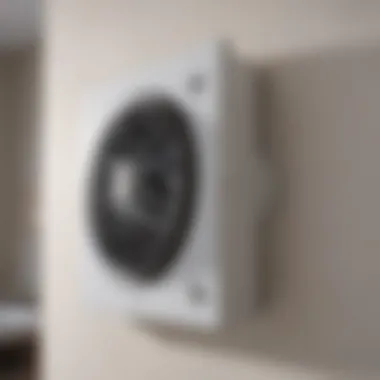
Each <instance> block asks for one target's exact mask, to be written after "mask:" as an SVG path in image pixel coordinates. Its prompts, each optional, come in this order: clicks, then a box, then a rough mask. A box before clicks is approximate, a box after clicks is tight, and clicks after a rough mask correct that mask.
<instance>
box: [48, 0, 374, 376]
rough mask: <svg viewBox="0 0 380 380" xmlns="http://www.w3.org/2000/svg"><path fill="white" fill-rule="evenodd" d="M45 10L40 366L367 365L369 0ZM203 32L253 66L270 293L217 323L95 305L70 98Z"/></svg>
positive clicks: (125, 372)
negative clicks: (88, 291) (85, 287)
mask: <svg viewBox="0 0 380 380" xmlns="http://www.w3.org/2000/svg"><path fill="white" fill-rule="evenodd" d="M46 15H47V20H46V21H47V24H46V32H47V35H46V37H47V40H46V51H45V60H44V64H45V90H44V96H45V110H46V112H45V129H44V163H43V170H44V181H43V186H42V187H43V192H42V195H43V197H42V202H43V218H44V220H43V225H44V228H45V230H44V231H45V232H46V234H45V235H44V252H45V254H44V273H45V277H44V279H45V281H46V287H45V298H44V301H45V326H46V330H45V334H46V335H45V348H46V351H45V353H46V362H45V364H46V365H45V367H44V370H45V374H46V378H47V379H49V380H50V379H51V380H53V379H54V380H60V379H62V380H66V379H72V380H76V379H77V380H87V379H88V380H90V379H91V380H103V379H113V380H122V379H131V380H132V379H133V380H149V379H162V380H163V379H165V380H174V379H181V380H185V379H194V378H196V379H202V380H203V379H204V380H209V379H212V380H217V379H218V380H219V379H220V380H227V379H228V380H229V379H236V380H248V379H249V380H253V379H257V380H262V379H270V380H285V379H292V380H297V379H301V380H315V379H331V380H346V379H369V378H371V377H370V374H371V373H372V375H371V376H373V377H372V378H373V379H377V378H379V373H380V327H379V321H380V304H379V290H380V256H379V253H380V202H379V194H380V175H379V169H378V167H379V165H378V162H379V160H380V150H379V148H378V145H379V144H378V142H379V140H380V127H379V125H380V75H379V72H380V71H379V68H380V45H379V44H378V42H379V41H380V5H377V4H376V2H371V1H359V2H354V1H343V0H341V1H339V0H307V1H305V0H302V1H301V0H300V1H296V0H293V1H292V0H275V1H265V0H250V1H248V0H219V1H216V0H215V1H212V0H202V1H200V0H199V1H198V0H160V1H155V0H141V1H134V0H97V1H88V0H87V1H86V0H51V1H49V2H48V8H47V12H46ZM215 35H227V36H230V37H231V39H232V40H233V41H234V42H235V43H236V45H237V47H238V48H239V50H240V52H241V54H242V55H243V56H244V57H245V58H246V60H247V62H249V63H250V64H252V66H257V67H258V68H260V70H261V71H262V74H263V87H262V93H261V99H260V101H261V122H262V123H263V124H262V125H263V126H264V125H265V127H266V128H267V130H268V131H269V133H267V135H268V140H269V145H270V147H271V150H272V154H273V157H274V158H275V160H276V162H277V163H278V164H279V165H280V166H281V167H282V168H283V172H284V174H285V177H286V186H284V187H285V188H286V191H284V192H283V197H282V198H283V202H282V207H281V210H280V212H279V214H278V215H277V218H276V220H275V222H274V223H273V226H272V232H271V235H270V241H269V244H267V249H266V262H267V264H269V265H266V267H265V268H266V269H265V270H264V268H263V272H264V271H265V273H266V284H267V286H269V288H270V290H271V291H270V292H269V294H270V295H271V297H270V298H269V301H270V302H269V303H268V304H267V306H266V307H265V308H263V309H262V311H261V312H260V313H258V315H257V316H256V318H255V319H253V320H252V323H249V324H248V325H245V326H241V327H240V328H239V329H238V331H236V332H235V333H234V334H231V335H229V336H220V337H214V338H210V337H200V336H198V335H194V334H186V336H185V335H184V334H180V333H174V332H172V333H169V332H163V331H161V330H160V331H157V330H156V329H146V328H134V327H131V326H128V323H127V321H126V320H124V319H123V318H118V317H112V316H105V315H98V314H97V315H94V314H93V313H91V312H89V311H88V310H87V309H86V307H85V304H84V302H83V300H82V299H81V296H80V281H81V274H80V271H79V261H80V255H81V251H80V248H79V239H78V219H77V216H76V215H77V209H76V205H77V201H78V199H77V185H78V182H77V170H76V169H77V166H76V162H77V161H76V156H75V153H74V152H75V149H77V150H78V149H79V148H80V147H79V146H78V139H77V138H78V130H79V128H80V125H79V123H78V120H79V111H80V108H79V101H80V99H81V97H82V96H83V94H84V93H85V92H86V91H88V89H89V88H92V87H94V86H96V85H97V84H100V83H103V82H105V81H108V80H112V79H115V78H117V76H118V75H133V73H136V72H139V71H141V70H143V69H144V68H145V67H149V66H150V65H151V64H152V62H156V61H160V60H161V59H165V58H167V57H169V56H171V55H172V54H174V53H176V52H179V51H181V50H183V49H185V48H186V47H189V46H194V45H195V44H196V43H198V42H201V41H203V40H204V39H208V38H210V37H212V36H215ZM361 371H364V372H365V373H358V372H361Z"/></svg>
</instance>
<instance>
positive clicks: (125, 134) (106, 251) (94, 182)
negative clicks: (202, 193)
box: [89, 99, 196, 279]
mask: <svg viewBox="0 0 380 380" xmlns="http://www.w3.org/2000/svg"><path fill="white" fill-rule="evenodd" d="M195 158H196V154H195V147H194V141H193V136H192V130H191V124H190V122H189V119H188V117H187V116H186V114H185V113H184V112H183V110H182V109H181V108H180V107H179V106H178V105H177V104H176V103H175V102H173V101H170V100H167V99H154V100H150V101H145V102H141V103H138V104H136V105H134V106H133V107H130V108H129V109H126V110H125V111H124V112H123V113H121V114H120V115H119V116H118V117H117V118H116V119H115V120H113V121H112V122H111V124H110V125H109V128H107V132H106V133H105V136H104V138H103V139H102V141H101V143H100V146H99V147H98V149H97V154H96V159H95V162H94V165H93V170H92V173H91V174H92V175H91V187H90V195H89V200H90V202H89V206H90V223H91V226H92V228H93V232H94V234H93V235H94V237H95V239H96V242H97V244H98V245H99V247H100V252H101V254H102V255H103V257H104V258H105V259H106V260H107V261H109V262H111V263H112V264H114V265H116V266H117V267H118V268H119V269H121V270H122V271H123V272H129V273H132V274H134V275H138V276H139V277H143V278H146V279H150V278H156V277H157V276H159V275H160V274H161V273H162V272H163V271H164V270H165V269H166V268H168V267H169V265H170V264H171V263H172V262H173V261H174V259H175V258H176V257H177V255H178V253H179V251H180V246H181V244H182V243H183V240H184V238H185V236H186V233H187V231H188V229H189V225H190V222H191V219H192V211H193V206H194V196H195V194H194V193H195V171H196V170H195V169H196V168H195Z"/></svg>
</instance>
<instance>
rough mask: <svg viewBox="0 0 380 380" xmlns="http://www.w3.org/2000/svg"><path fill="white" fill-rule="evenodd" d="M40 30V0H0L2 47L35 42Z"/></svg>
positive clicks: (0, 41) (0, 38)
mask: <svg viewBox="0 0 380 380" xmlns="http://www.w3.org/2000/svg"><path fill="white" fill-rule="evenodd" d="M38 31H39V0H0V48H8V47H19V46H24V45H28V44H31V43H33V42H34V41H35V40H36V38H37V36H38V34H39V33H38Z"/></svg>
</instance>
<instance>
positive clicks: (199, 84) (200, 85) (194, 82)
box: [187, 74, 206, 94]
mask: <svg viewBox="0 0 380 380" xmlns="http://www.w3.org/2000/svg"><path fill="white" fill-rule="evenodd" d="M205 85H206V80H205V77H204V76H203V75H202V74H193V75H191V76H190V78H189V79H188V81H187V88H188V89H189V91H190V92H191V93H193V94H200V93H202V91H203V90H204V88H205Z"/></svg>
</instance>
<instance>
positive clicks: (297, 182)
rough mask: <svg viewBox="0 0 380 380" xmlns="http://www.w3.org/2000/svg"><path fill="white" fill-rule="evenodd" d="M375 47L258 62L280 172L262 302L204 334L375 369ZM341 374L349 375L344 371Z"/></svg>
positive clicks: (378, 92)
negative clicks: (242, 320) (224, 327)
mask: <svg viewBox="0 0 380 380" xmlns="http://www.w3.org/2000/svg"><path fill="white" fill-rule="evenodd" d="M379 68H380V48H379V49H374V48H369V47H367V48H360V49H351V50H348V49H346V50H344V51H338V50H337V49H334V50H332V51H324V52H320V53H317V52H315V53H313V55H308V56H299V57H292V58H291V59H283V60H278V61H276V62H269V63H268V62H266V63H265V64H264V65H263V67H262V69H261V71H262V75H261V79H262V80H261V84H260V103H261V104H260V113H261V115H260V120H261V121H260V127H261V132H260V139H261V140H262V143H263V144H262V146H264V147H265V149H266V151H268V152H270V154H271V156H272V158H273V159H274V161H275V162H276V163H277V164H278V166H280V167H281V171H282V172H283V173H285V175H286V194H282V195H285V198H286V199H285V202H283V199H282V200H281V201H282V202H281V207H280V208H279V209H278V212H277V215H275V217H274V218H273V220H272V221H271V222H270V226H269V228H267V227H268V226H266V228H265V231H264V233H263V234H262V235H261V237H262V240H263V241H262V243H263V244H262V254H263V265H262V267H261V271H262V273H264V274H265V275H264V276H263V279H264V282H265V284H264V286H263V291H264V292H265V293H266V295H267V297H266V301H268V302H265V304H263V305H262V307H261V308H260V309H259V310H258V311H257V314H256V316H255V317H254V318H252V321H250V322H249V323H248V324H246V325H244V326H240V327H239V328H237V329H235V330H234V331H231V332H229V333H225V334H222V335H218V336H207V335H200V334H196V333H195V334H193V333H183V332H179V331H174V330H169V329H164V328H156V327H155V328H152V327H149V328H148V329H147V330H145V332H146V333H154V335H155V336H156V338H158V339H160V340H162V341H165V344H174V345H177V344H183V345H187V346H194V345H195V346H202V347H204V348H207V350H217V351H224V352H232V353H235V354H236V355H239V356H241V355H243V356H245V357H247V358H255V359H257V358H264V357H265V358H268V359H270V360H276V361H279V362H289V363H291V364H295V365H300V366H303V367H317V368H320V369H321V368H323V369H339V370H343V371H347V374H348V375H349V374H352V373H356V372H357V371H359V372H361V371H364V372H370V373H372V372H376V371H380V328H379V321H380V302H379V291H380V202H379V201H378V197H379V194H380V174H379V169H378V163H379V162H380V150H379V148H378V145H379V144H378V142H379V141H380V75H379ZM345 378H347V377H345Z"/></svg>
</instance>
